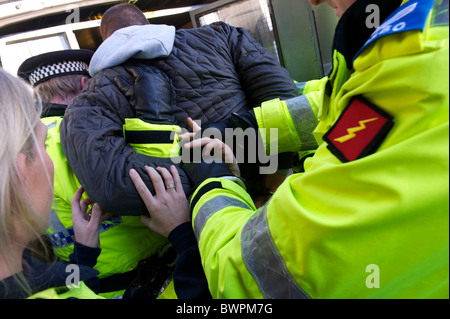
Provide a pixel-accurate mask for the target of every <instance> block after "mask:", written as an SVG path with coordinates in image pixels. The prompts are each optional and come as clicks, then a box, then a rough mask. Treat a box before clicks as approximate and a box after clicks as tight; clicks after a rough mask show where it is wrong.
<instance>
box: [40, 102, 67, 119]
mask: <svg viewBox="0 0 450 319" xmlns="http://www.w3.org/2000/svg"><path fill="white" fill-rule="evenodd" d="M66 108H67V105H65V104H57V103H50V102H43V103H42V114H41V117H50V116H64V113H65V112H66Z"/></svg>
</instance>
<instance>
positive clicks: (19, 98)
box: [0, 68, 53, 273]
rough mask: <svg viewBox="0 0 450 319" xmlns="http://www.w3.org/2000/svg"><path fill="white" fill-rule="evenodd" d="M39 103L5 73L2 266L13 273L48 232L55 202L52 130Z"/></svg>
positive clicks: (0, 89) (0, 144)
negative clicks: (48, 149)
mask: <svg viewBox="0 0 450 319" xmlns="http://www.w3.org/2000/svg"><path fill="white" fill-rule="evenodd" d="M34 97H35V95H34V94H33V90H32V88H31V87H30V86H29V85H27V84H26V83H25V82H24V81H22V80H20V79H18V78H16V77H14V76H12V75H11V74H9V73H7V72H6V71H4V70H3V69H1V68H0V121H1V123H2V125H0V263H2V265H3V266H5V265H6V266H7V267H8V269H10V270H11V272H12V273H14V270H16V271H17V270H20V268H21V265H20V264H19V263H20V261H21V260H20V259H19V258H18V256H17V253H18V252H20V250H21V249H22V251H23V248H24V247H25V246H26V245H27V244H28V243H30V242H31V241H33V240H34V239H36V238H38V237H39V236H40V235H41V234H42V233H43V232H44V231H45V230H46V228H47V227H48V221H49V213H50V209H51V202H52V198H53V163H52V161H51V159H50V157H49V156H48V154H47V152H46V151H45V139H46V135H47V128H46V127H45V125H44V124H43V123H42V122H41V120H40V112H41V104H40V102H39V101H36V100H35V98H34ZM20 257H21V256H20Z"/></svg>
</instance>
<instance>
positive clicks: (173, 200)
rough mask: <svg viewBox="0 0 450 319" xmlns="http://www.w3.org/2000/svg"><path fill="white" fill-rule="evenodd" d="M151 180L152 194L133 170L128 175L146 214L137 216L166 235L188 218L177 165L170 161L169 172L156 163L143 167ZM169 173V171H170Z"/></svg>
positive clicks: (187, 205) (149, 226) (186, 202)
mask: <svg viewBox="0 0 450 319" xmlns="http://www.w3.org/2000/svg"><path fill="white" fill-rule="evenodd" d="M145 170H146V171H147V174H148V175H149V176H150V179H151V181H152V183H153V188H154V189H155V195H154V196H153V195H152V194H151V192H150V191H149V190H148V188H147V186H146V185H145V183H144V182H143V181H142V178H141V177H140V176H139V174H138V173H137V172H136V170H134V169H131V170H130V177H131V180H132V181H133V183H134V185H135V186H136V189H137V191H138V193H139V195H140V196H141V198H142V200H143V201H144V203H145V206H146V207H147V210H148V212H149V214H150V216H141V221H142V223H144V224H145V225H146V226H147V227H148V228H150V229H151V230H153V231H155V232H157V233H158V234H161V235H163V236H164V237H168V236H169V234H170V233H171V231H172V230H174V229H175V228H176V227H177V226H179V225H181V224H183V223H185V222H188V221H190V209H189V203H188V200H187V198H186V195H185V194H184V190H183V187H182V185H181V179H180V175H179V174H178V170H177V168H176V167H175V166H174V165H172V166H171V167H170V172H169V171H168V170H167V169H165V168H161V167H158V168H157V170H158V172H159V173H160V174H161V175H162V177H161V176H160V175H159V174H158V172H157V171H156V170H155V169H154V168H153V167H147V166H146V167H145ZM171 173H172V174H171Z"/></svg>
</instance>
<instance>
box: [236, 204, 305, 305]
mask: <svg viewBox="0 0 450 319" xmlns="http://www.w3.org/2000/svg"><path fill="white" fill-rule="evenodd" d="M266 207H267V204H266V205H265V206H264V208H263V209H262V210H261V211H260V212H258V211H257V212H256V213H255V214H254V215H253V216H252V217H251V218H250V219H249V221H248V222H247V224H246V225H245V226H244V229H243V230H242V235H241V253H242V259H243V260H244V263H245V265H246V267H247V270H248V271H249V272H250V274H251V275H252V276H253V278H254V279H255V281H256V283H257V285H258V287H259V289H260V291H261V293H262V294H263V296H264V298H267V299H310V298H311V297H310V296H309V295H308V294H307V293H306V292H305V291H304V290H303V289H302V288H301V287H300V286H299V285H298V283H297V281H296V280H295V279H294V277H293V276H292V274H291V273H290V272H289V270H288V269H287V266H286V263H285V261H284V260H283V258H282V257H281V255H280V252H279V251H278V249H277V247H276V246H275V243H274V242H273V239H272V236H271V234H270V230H269V225H268V222H267V212H266Z"/></svg>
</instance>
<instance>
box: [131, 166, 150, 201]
mask: <svg viewBox="0 0 450 319" xmlns="http://www.w3.org/2000/svg"><path fill="white" fill-rule="evenodd" d="M130 177H131V180H132V181H133V184H134V186H135V187H136V190H137V191H138V193H139V196H141V198H142V200H143V201H144V203H145V206H147V209H148V207H150V206H151V204H152V201H153V195H152V194H151V193H150V191H149V189H148V188H147V185H145V183H144V181H143V180H142V178H141V177H140V176H139V174H138V173H137V172H136V170H135V169H133V168H132V169H130Z"/></svg>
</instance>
